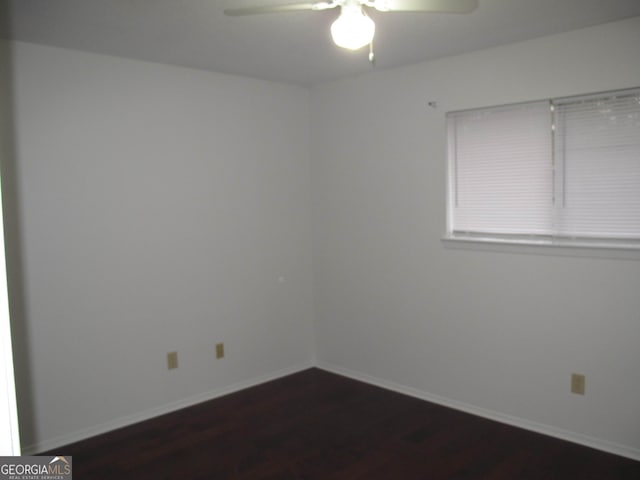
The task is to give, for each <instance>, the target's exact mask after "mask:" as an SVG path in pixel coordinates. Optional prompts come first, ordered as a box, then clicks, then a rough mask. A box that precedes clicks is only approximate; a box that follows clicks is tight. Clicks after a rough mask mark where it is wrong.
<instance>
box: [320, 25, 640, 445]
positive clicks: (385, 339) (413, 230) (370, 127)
mask: <svg viewBox="0 0 640 480" xmlns="http://www.w3.org/2000/svg"><path fill="white" fill-rule="evenodd" d="M639 45H640V18H634V19H630V20H626V21H622V22H618V23H613V24H607V25H602V26H598V27H593V28H588V29H584V30H579V31H574V32H570V33H566V34H562V35H556V36H551V37H546V38H540V39H536V40H532V41H527V42H524V43H519V44H512V45H508V46H504V47H500V48H494V49H490V50H485V51H479V52H476V53H472V54H468V55H463V56H458V57H452V58H446V59H441V60H438V61H432V62H428V63H423V64H420V65H416V66H412V67H409V68H402V69H396V70H390V71H378V72H375V73H372V74H369V75H365V76H362V77H358V78H354V79H349V80H345V81H340V82H335V83H332V84H325V85H321V86H318V87H316V88H314V89H313V90H312V97H311V99H312V102H311V112H312V121H311V126H312V131H313V132H318V134H317V135H314V137H313V138H312V174H311V176H312V185H313V187H312V188H313V201H314V297H315V326H316V342H317V357H318V362H319V365H321V366H324V367H326V368H329V369H332V370H335V371H339V372H342V373H346V374H349V375H353V376H356V377H359V378H365V379H367V380H369V381H373V382H377V383H380V384H383V385H387V386H393V387H394V388H399V389H401V390H405V391H410V392H412V393H414V394H416V395H419V396H423V397H425V398H434V399H436V400H438V401H442V402H444V403H449V404H452V405H455V406H457V407H461V408H466V409H468V410H470V411H475V412H477V413H482V414H486V415H488V416H492V417H494V418H501V419H503V420H506V421H511V422H513V423H516V424H519V425H524V426H527V427H529V428H534V429H538V430H542V431H546V432H548V433H553V434H556V435H559V436H564V437H566V438H572V439H573V440H578V441H582V442H583V443H588V444H593V445H597V446H599V447H600V448H605V449H610V450H613V451H616V452H618V453H624V454H627V455H630V456H635V457H637V458H640V409H639V408H638V406H639V405H640V369H639V368H638V366H639V365H640V349H639V348H638V344H639V342H640V295H639V294H638V293H639V292H640V261H639V260H640V256H638V255H635V256H634V255H630V256H622V257H621V258H599V257H598V258H594V257H588V256H582V257H580V256H578V257H576V256H566V255H546V254H540V251H539V250H520V249H516V250H513V249H511V250H507V251H505V250H504V249H457V248H450V247H448V246H446V245H445V244H443V243H442V241H441V240H440V238H441V237H442V235H443V234H444V232H445V178H446V129H445V113H446V111H449V110H458V109H466V108H473V107H481V106H490V105H499V104H505V103H511V102H521V101H528V100H535V99H543V98H549V97H553V96H563V95H571V94H580V93H587V92H597V91H603V90H610V89H618V88H628V87H637V86H640V49H639V48H638V46H639ZM429 101H436V102H437V105H438V108H437V109H432V108H430V107H428V106H427V103H428V102H429ZM554 253H557V252H554ZM614 257H615V256H614ZM629 257H630V258H629ZM572 372H578V373H584V374H586V395H585V396H584V397H581V396H576V395H573V394H570V393H569V384H570V374H571V373H572Z"/></svg>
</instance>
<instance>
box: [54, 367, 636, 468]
mask: <svg viewBox="0 0 640 480" xmlns="http://www.w3.org/2000/svg"><path fill="white" fill-rule="evenodd" d="M49 454H52V455H53V454H56V455H73V468H74V472H73V473H74V479H76V480H82V479H91V480H98V479H136V480H145V479H153V480H157V479H189V480H192V479H243V480H248V479H272V480H275V479H280V480H285V479H323V480H329V479H336V480H337V479H344V480H347V479H349V480H351V479H367V480H375V479H385V480H386V479H393V480H396V479H397V480H412V479H421V480H422V479H428V480H438V479H492V480H512V479H535V480H547V479H559V480H560V479H561V480H570V479H580V480H588V479H598V480H611V479H634V480H638V479H640V462H636V461H633V460H629V459H626V458H623V457H618V456H615V455H611V454H607V453H603V452H600V451H597V450H592V449H589V448H586V447H582V446H578V445H574V444H572V443H568V442H564V441H561V440H557V439H554V438H551V437H546V436H543V435H539V434H535V433H532V432H528V431H525V430H520V429H517V428H514V427H510V426H507V425H503V424H500V423H496V422H492V421H490V420H486V419H483V418H479V417H475V416H472V415H468V414H465V413H461V412H458V411H455V410H451V409H448V408H444V407H441V406H437V405H434V404H431V403H428V402H425V401H422V400H418V399H415V398H412V397H408V396H404V395H401V394H398V393H395V392H390V391H387V390H384V389H381V388H378V387H374V386H371V385H367V384H364V383H360V382H357V381H354V380H350V379H347V378H344V377H341V376H338V375H334V374H331V373H328V372H325V371H322V370H318V369H310V370H306V371H304V372H301V373H297V374H294V375H290V376H288V377H285V378H282V379H278V380H275V381H272V382H269V383H266V384H263V385H259V386H257V387H253V388H249V389H246V390H243V391H241V392H237V393H234V394H231V395H227V396H225V397H221V398H218V399H215V400H212V401H209V402H206V403H202V404H200V405H196V406H194V407H190V408H187V409H184V410H181V411H179V412H175V413H171V414H168V415H164V416H161V417H158V418H155V419H152V420H149V421H146V422H142V423H139V424H136V425H133V426H130V427H126V428H123V429H120V430H117V431H114V432H110V433H107V434H104V435H101V436H98V437H94V438H91V439H88V440H85V441H82V442H79V443H76V444H73V445H69V446H67V447H63V448H59V449H56V450H55V451H52V452H49Z"/></svg>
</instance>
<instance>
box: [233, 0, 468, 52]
mask: <svg viewBox="0 0 640 480" xmlns="http://www.w3.org/2000/svg"><path fill="white" fill-rule="evenodd" d="M477 6H478V0H331V1H326V2H309V3H293V4H284V5H282V4H280V5H262V6H254V7H241V8H228V9H225V11H224V13H225V15H230V16H241V15H256V14H262V13H282V12H295V11H300V10H313V11H322V10H330V9H332V8H337V7H340V15H339V16H338V18H337V19H336V20H335V21H334V22H333V24H332V25H331V36H332V37H333V41H334V42H335V44H336V45H338V46H339V47H342V48H347V49H349V50H358V49H360V48H362V47H364V46H365V45H370V46H371V45H372V42H373V35H374V33H375V28H376V26H375V23H373V20H372V19H371V18H370V17H369V16H368V15H367V12H366V9H364V8H363V7H370V8H374V9H376V10H378V11H380V12H427V13H469V12H472V11H473V10H475V9H476V7H477ZM369 60H370V61H371V62H373V51H370V53H369Z"/></svg>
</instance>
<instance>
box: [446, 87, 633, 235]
mask: <svg viewBox="0 0 640 480" xmlns="http://www.w3.org/2000/svg"><path fill="white" fill-rule="evenodd" d="M447 122H448V132H449V199H448V226H447V230H448V232H447V233H448V236H449V238H460V239H494V240H501V241H514V242H523V241H526V242H535V243H561V242H565V243H566V242H568V241H571V242H576V243H589V244H594V245H595V244H597V243H600V244H615V245H617V244H619V245H622V244H624V245H632V246H637V247H638V248H640V89H639V90H626V91H619V92H609V93H606V94H597V95H591V96H583V97H569V98H560V99H553V100H547V101H540V102H531V103H523V104H516V105H508V106H502V107H492V108H485V109H478V110H468V111H461V112H453V113H449V114H448V115H447Z"/></svg>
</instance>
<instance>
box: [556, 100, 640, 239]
mask: <svg viewBox="0 0 640 480" xmlns="http://www.w3.org/2000/svg"><path fill="white" fill-rule="evenodd" d="M555 112H556V123H557V128H556V135H557V139H556V147H557V150H556V152H557V153H556V155H557V156H558V158H561V159H562V161H563V167H562V172H563V182H562V185H561V188H562V191H561V192H560V195H561V196H562V199H563V201H562V202H561V203H559V204H558V208H557V210H556V219H555V223H556V225H555V230H556V234H557V235H561V236H569V237H593V238H620V239H629V238H634V239H640V93H638V92H636V93H632V94H629V93H627V94H611V95H609V96H604V97H601V98H591V99H585V100H582V101H567V102H566V103H563V101H557V102H556V106H555Z"/></svg>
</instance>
